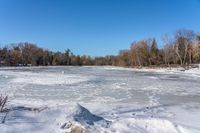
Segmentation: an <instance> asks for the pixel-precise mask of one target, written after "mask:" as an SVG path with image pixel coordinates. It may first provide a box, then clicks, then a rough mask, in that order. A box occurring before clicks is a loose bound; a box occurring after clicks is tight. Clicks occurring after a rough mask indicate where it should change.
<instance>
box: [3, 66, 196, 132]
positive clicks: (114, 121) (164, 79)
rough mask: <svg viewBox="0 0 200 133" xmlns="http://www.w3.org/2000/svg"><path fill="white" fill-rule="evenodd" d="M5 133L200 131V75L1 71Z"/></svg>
mask: <svg viewBox="0 0 200 133" xmlns="http://www.w3.org/2000/svg"><path fill="white" fill-rule="evenodd" d="M0 93H1V94H5V95H8V96H9V103H8V104H7V106H6V107H7V108H8V109H9V110H8V111H5V112H1V113H0V133H29V132H33V133H101V132H102V133H135V132H136V133H146V132H147V133H187V132H192V133H193V132H194V133H196V132H200V70H198V69H193V70H188V71H185V72H183V71H178V70H176V69H173V70H167V69H157V70H155V69H140V70H136V69H126V68H118V67H33V68H32V67H31V68H0Z"/></svg>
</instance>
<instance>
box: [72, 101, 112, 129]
mask: <svg viewBox="0 0 200 133" xmlns="http://www.w3.org/2000/svg"><path fill="white" fill-rule="evenodd" d="M73 119H74V120H75V121H77V122H79V123H81V124H89V125H94V122H99V121H101V122H103V123H104V122H105V123H109V121H107V120H105V119H104V118H103V117H101V116H97V115H95V114H92V113H91V112H90V111H89V110H88V109H86V108H85V107H83V106H81V105H80V104H77V106H76V107H75V112H74V114H73Z"/></svg>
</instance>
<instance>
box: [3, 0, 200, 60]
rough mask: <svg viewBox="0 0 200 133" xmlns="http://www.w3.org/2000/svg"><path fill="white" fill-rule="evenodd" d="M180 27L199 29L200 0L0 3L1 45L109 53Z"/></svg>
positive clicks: (18, 0) (12, 0)
mask: <svg viewBox="0 0 200 133" xmlns="http://www.w3.org/2000/svg"><path fill="white" fill-rule="evenodd" d="M179 28H187V29H192V30H194V31H196V32H199V31H200V0H0V45H1V46H4V45H5V44H9V43H16V42H25V41H26V42H27V41H28V42H33V43H37V44H38V46H41V47H44V48H47V49H49V50H53V51H57V50H59V51H64V49H67V48H69V49H71V51H73V52H74V53H75V54H80V55H83V54H87V55H88V54H89V55H92V56H100V55H110V54H117V53H118V51H119V50H120V49H126V48H129V47H130V44H131V42H133V41H135V40H139V39H142V38H148V37H156V38H157V39H158V42H159V45H161V39H160V38H161V36H162V35H163V34H165V33H173V32H175V30H176V29H179Z"/></svg>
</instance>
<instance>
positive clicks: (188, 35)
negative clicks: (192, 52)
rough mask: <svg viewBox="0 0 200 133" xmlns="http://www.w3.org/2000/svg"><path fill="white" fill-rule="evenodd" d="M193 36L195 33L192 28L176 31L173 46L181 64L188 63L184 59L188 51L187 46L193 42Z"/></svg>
mask: <svg viewBox="0 0 200 133" xmlns="http://www.w3.org/2000/svg"><path fill="white" fill-rule="evenodd" d="M194 38H195V33H194V32H193V31H192V30H185V29H180V30H177V31H176V34H175V47H174V48H175V52H176V55H177V57H178V58H179V61H180V64H181V66H183V65H185V64H186V63H189V61H186V58H187V56H188V53H189V46H190V45H192V44H193V42H194ZM189 58H191V57H189Z"/></svg>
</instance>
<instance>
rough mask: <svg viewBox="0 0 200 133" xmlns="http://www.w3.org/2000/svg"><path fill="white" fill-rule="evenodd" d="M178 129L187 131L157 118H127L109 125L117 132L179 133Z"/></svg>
mask: <svg viewBox="0 0 200 133" xmlns="http://www.w3.org/2000/svg"><path fill="white" fill-rule="evenodd" d="M179 129H184V131H187V130H186V129H185V128H183V127H181V126H178V125H175V124H173V123H172V122H170V121H168V120H165V119H157V118H145V119H144V118H137V119H136V118H127V119H122V120H119V121H116V122H114V123H113V124H112V125H111V130H112V131H114V132H117V133H132V132H135V133H141V132H142V133H144V132H145V133H180V132H181V131H180V130H179Z"/></svg>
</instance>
